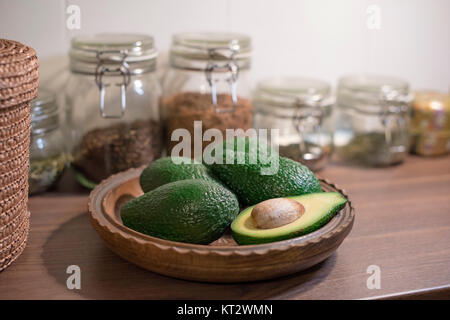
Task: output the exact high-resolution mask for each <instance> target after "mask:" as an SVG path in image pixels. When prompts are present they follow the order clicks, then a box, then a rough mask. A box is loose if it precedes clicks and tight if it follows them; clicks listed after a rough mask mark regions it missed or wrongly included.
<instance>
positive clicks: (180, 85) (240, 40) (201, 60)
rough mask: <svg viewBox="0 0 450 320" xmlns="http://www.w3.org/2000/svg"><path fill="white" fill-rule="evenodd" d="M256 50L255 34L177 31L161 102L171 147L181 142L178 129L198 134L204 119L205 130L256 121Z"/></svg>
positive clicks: (249, 123) (204, 144)
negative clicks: (253, 64)
mask: <svg viewBox="0 0 450 320" xmlns="http://www.w3.org/2000/svg"><path fill="white" fill-rule="evenodd" d="M250 50H251V43H250V38H249V37H247V36H245V35H241V34H233V33H183V34H177V35H174V36H173V41H172V47H171V50H170V69H169V71H168V73H167V74H166V76H165V79H164V82H163V98H162V103H161V107H162V112H161V113H162V116H163V119H164V124H165V129H166V140H167V144H168V149H169V150H168V151H169V153H170V151H171V150H172V148H173V147H174V146H175V145H176V144H177V143H178V141H172V132H173V131H174V130H176V129H186V130H187V131H188V132H189V133H190V134H191V137H194V121H202V122H201V125H202V130H203V131H205V130H207V129H212V128H215V129H219V130H220V131H221V133H222V134H224V133H225V129H243V130H247V129H249V128H250V127H251V125H252V104H251V102H250V99H249V98H250V94H251V82H250V74H249V70H250V53H251V51H250ZM224 138H225V136H224ZM209 143H210V142H204V143H203V147H205V146H206V145H207V144H209ZM191 145H192V148H191V151H192V152H191V156H194V147H193V143H192V144H191ZM197 156H198V155H196V157H197Z"/></svg>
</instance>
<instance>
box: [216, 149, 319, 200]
mask: <svg viewBox="0 0 450 320" xmlns="http://www.w3.org/2000/svg"><path fill="white" fill-rule="evenodd" d="M229 152H233V153H234V159H236V158H237V157H239V156H241V157H245V164H236V161H235V163H234V164H226V163H225V157H226V153H229ZM223 156H224V163H223V164H211V165H209V166H208V168H209V169H210V170H211V172H212V173H213V174H214V176H215V177H217V178H218V179H219V180H221V181H222V182H223V183H224V184H225V185H226V186H227V187H229V188H230V189H231V191H233V192H234V193H235V194H236V195H237V196H238V198H239V200H240V201H241V203H242V204H244V205H254V204H257V203H259V202H262V201H264V200H268V199H273V198H282V197H287V196H296V195H302V194H307V193H315V192H322V188H321V186H320V183H319V181H318V180H317V178H316V176H315V175H314V173H313V172H312V171H311V170H309V169H308V168H307V167H306V166H304V165H302V164H300V163H298V162H296V161H294V160H291V159H288V158H285V157H279V168H278V171H277V172H276V173H275V174H273V175H262V174H261V168H263V167H264V166H266V167H267V166H268V165H265V164H262V163H261V162H260V161H259V160H258V161H257V163H255V164H250V163H249V162H250V161H249V156H248V153H247V152H245V153H244V154H243V152H235V151H233V150H226V152H224V155H223ZM277 157H278V155H277Z"/></svg>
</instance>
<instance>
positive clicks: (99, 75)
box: [95, 50, 131, 118]
mask: <svg viewBox="0 0 450 320" xmlns="http://www.w3.org/2000/svg"><path fill="white" fill-rule="evenodd" d="M106 54H109V55H111V54H118V57H119V65H118V66H117V67H114V68H112V67H110V66H109V65H110V63H108V60H107V59H105V58H103V57H102V56H103V55H106ZM127 56H128V51H127V50H106V51H98V52H97V59H98V60H99V62H98V64H97V67H96V69H95V83H96V84H97V86H98V88H99V90H100V113H101V116H102V117H103V118H122V117H123V115H124V113H125V109H126V106H127V102H126V101H127V100H126V88H127V86H128V84H129V83H130V80H131V73H130V67H129V65H128V63H127V62H126V61H125V59H126V58H127ZM115 64H117V61H115ZM108 74H110V75H120V76H122V82H119V83H115V84H114V86H116V87H120V104H121V106H120V107H121V108H120V113H119V114H117V113H116V114H114V113H111V112H110V110H108V108H107V107H106V104H105V102H106V88H107V87H110V86H111V84H109V83H104V82H103V76H105V75H108Z"/></svg>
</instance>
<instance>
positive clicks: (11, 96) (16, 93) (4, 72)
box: [0, 39, 39, 109]
mask: <svg viewBox="0 0 450 320" xmlns="http://www.w3.org/2000/svg"><path fill="white" fill-rule="evenodd" d="M38 67H39V64H38V60H37V57H36V52H35V51H34V49H33V48H30V47H27V46H25V45H23V44H21V43H20V42H17V41H13V40H6V39H0V109H2V108H7V107H11V106H15V105H18V104H21V103H24V102H29V101H30V100H32V99H34V98H36V96H37V88H38V84H39V73H38Z"/></svg>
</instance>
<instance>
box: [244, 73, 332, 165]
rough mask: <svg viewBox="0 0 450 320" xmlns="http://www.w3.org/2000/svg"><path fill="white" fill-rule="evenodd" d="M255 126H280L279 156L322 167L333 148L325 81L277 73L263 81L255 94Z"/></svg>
mask: <svg viewBox="0 0 450 320" xmlns="http://www.w3.org/2000/svg"><path fill="white" fill-rule="evenodd" d="M253 103H254V107H255V114H254V127H255V128H257V129H279V133H278V138H276V140H277V141H274V138H273V137H272V139H271V140H272V141H271V142H272V143H274V144H277V145H278V146H279V153H280V155H282V156H285V157H288V158H291V159H294V160H296V161H299V162H302V163H303V164H305V165H307V166H308V167H309V168H311V169H312V170H320V169H322V168H323V167H324V166H325V165H326V163H327V160H328V158H329V155H330V153H331V148H332V126H331V111H332V105H333V99H332V97H331V96H330V86H329V85H328V83H326V82H324V81H320V80H315V79H308V78H289V77H282V78H281V77H280V78H273V79H269V80H265V81H262V82H260V83H259V84H258V86H257V89H256V90H255V94H254V100H253Z"/></svg>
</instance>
